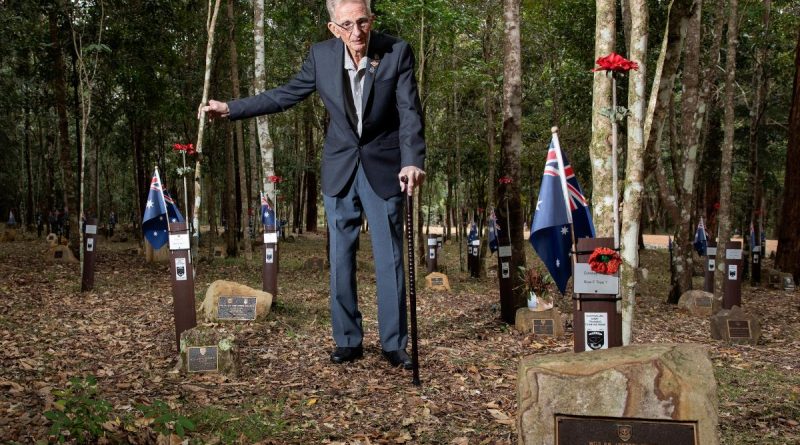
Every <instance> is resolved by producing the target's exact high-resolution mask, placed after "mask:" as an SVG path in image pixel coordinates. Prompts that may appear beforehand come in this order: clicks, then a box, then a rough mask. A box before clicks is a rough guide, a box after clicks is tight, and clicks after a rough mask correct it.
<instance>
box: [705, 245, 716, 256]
mask: <svg viewBox="0 0 800 445" xmlns="http://www.w3.org/2000/svg"><path fill="white" fill-rule="evenodd" d="M706 255H708V256H717V248H716V247H706Z"/></svg>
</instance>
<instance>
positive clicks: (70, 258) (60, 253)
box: [45, 244, 78, 263]
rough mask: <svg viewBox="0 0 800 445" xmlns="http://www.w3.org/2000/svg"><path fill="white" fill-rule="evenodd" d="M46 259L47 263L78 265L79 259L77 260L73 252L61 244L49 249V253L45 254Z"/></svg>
mask: <svg viewBox="0 0 800 445" xmlns="http://www.w3.org/2000/svg"><path fill="white" fill-rule="evenodd" d="M45 259H46V260H47V261H55V262H59V263H77V262H78V259H77V258H75V255H73V254H72V251H71V250H69V247H67V246H65V245H63V244H59V245H57V246H53V247H51V248H49V249H47V253H46V254H45Z"/></svg>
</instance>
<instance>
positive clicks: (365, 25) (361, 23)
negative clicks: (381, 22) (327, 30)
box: [331, 17, 372, 32]
mask: <svg viewBox="0 0 800 445" xmlns="http://www.w3.org/2000/svg"><path fill="white" fill-rule="evenodd" d="M331 23H333V24H334V25H336V26H338V27H339V28H342V29H343V30H345V31H347V32H353V29H355V27H356V26H358V29H360V30H361V31H366V30H367V29H369V26H370V25H371V24H372V19H371V18H368V17H362V18H360V19H358V20H356V22H355V23H353V22H351V21H349V20H348V21H346V22H344V23H336V22H334V21H331Z"/></svg>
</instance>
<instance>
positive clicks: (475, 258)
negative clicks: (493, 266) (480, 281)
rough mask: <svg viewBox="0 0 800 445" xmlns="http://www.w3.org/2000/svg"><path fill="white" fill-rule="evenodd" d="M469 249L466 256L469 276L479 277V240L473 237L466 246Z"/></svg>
mask: <svg viewBox="0 0 800 445" xmlns="http://www.w3.org/2000/svg"><path fill="white" fill-rule="evenodd" d="M467 250H468V251H469V256H468V260H467V261H468V262H467V264H468V267H469V276H471V277H472V278H480V276H481V240H480V239H475V240H472V241H471V242H470V244H469V246H468V247H467Z"/></svg>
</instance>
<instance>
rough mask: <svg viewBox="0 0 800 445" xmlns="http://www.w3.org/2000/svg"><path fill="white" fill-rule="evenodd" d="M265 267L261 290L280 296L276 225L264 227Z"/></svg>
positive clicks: (273, 295) (273, 297) (262, 273)
mask: <svg viewBox="0 0 800 445" xmlns="http://www.w3.org/2000/svg"><path fill="white" fill-rule="evenodd" d="M262 251H263V252H264V255H263V258H264V267H263V268H262V272H261V281H262V286H261V290H263V291H264V292H269V293H270V294H272V299H273V301H274V300H275V299H276V298H277V297H278V232H277V231H276V230H275V226H266V227H264V249H263V250H262Z"/></svg>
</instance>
